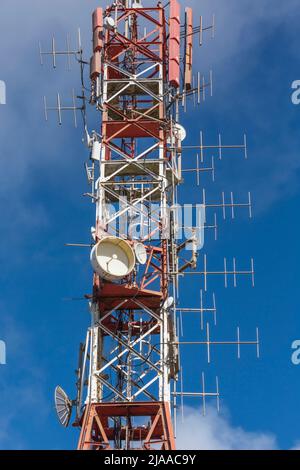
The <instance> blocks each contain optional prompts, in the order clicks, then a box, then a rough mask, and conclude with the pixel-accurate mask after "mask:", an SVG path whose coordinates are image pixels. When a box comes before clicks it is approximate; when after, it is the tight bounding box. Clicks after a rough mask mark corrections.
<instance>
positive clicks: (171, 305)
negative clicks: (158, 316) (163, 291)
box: [163, 297, 174, 310]
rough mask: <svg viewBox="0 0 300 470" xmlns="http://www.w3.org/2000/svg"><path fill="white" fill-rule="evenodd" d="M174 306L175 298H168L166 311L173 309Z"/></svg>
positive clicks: (164, 306)
mask: <svg viewBox="0 0 300 470" xmlns="http://www.w3.org/2000/svg"><path fill="white" fill-rule="evenodd" d="M173 305H174V298H173V297H168V298H167V299H166V301H165V303H164V305H163V308H164V309H165V310H169V308H172V307H173Z"/></svg>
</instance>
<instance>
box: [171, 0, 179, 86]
mask: <svg viewBox="0 0 300 470" xmlns="http://www.w3.org/2000/svg"><path fill="white" fill-rule="evenodd" d="M169 82H170V84H171V85H172V86H174V87H176V88H179V85H180V4H179V3H178V1H177V0H171V2H170V46H169Z"/></svg>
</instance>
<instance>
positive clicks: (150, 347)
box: [40, 0, 259, 450]
mask: <svg viewBox="0 0 300 470" xmlns="http://www.w3.org/2000/svg"><path fill="white" fill-rule="evenodd" d="M146 4H148V5H146ZM154 4H155V2H154V1H148V2H147V1H146V0H142V1H138V0H133V1H131V0H126V1H118V0H117V1H114V2H113V3H112V4H111V5H110V6H108V7H107V8H106V9H102V8H100V7H99V8H97V9H96V10H95V11H94V13H93V15H92V35H93V42H92V43H93V54H92V58H91V60H90V83H91V86H90V90H89V91H90V92H89V96H87V93H86V89H87V86H86V85H85V81H84V80H85V72H84V71H85V66H86V65H87V62H86V61H85V60H84V58H83V50H82V46H81V37H80V32H79V35H78V36H79V38H78V48H77V50H72V48H71V46H70V40H69V39H68V40H67V48H66V49H65V50H63V51H59V50H57V48H56V41H55V39H53V40H52V47H51V50H50V51H48V52H43V50H42V48H41V46H40V55H41V62H42V63H43V58H44V56H45V55H50V56H51V57H52V60H53V66H54V67H56V66H57V61H58V57H59V56H61V55H64V56H67V58H68V63H69V65H70V61H71V59H72V57H74V58H75V59H76V60H77V62H78V63H79V65H80V70H81V79H82V93H81V95H80V96H76V95H75V92H73V93H72V104H71V106H64V105H62V101H61V97H60V94H58V95H57V103H56V105H55V106H53V107H48V104H47V101H46V98H45V99H44V105H45V116H46V119H48V113H49V111H55V112H57V114H58V120H59V124H61V123H62V114H63V111H72V113H73V114H74V123H75V125H77V113H78V111H80V112H81V114H82V116H83V121H84V129H85V141H86V144H87V146H88V148H89V150H90V159H89V162H88V163H87V164H86V173H87V177H88V182H89V184H90V188H91V189H90V191H89V192H88V193H86V195H87V196H88V197H90V199H91V201H92V203H93V204H94V205H95V210H96V217H95V224H94V226H93V227H92V229H91V243H87V245H86V246H87V247H88V246H91V254H90V258H91V263H92V267H93V272H94V274H93V286H92V292H91V294H89V295H87V296H86V298H87V300H88V302H89V309H90V312H91V319H92V321H91V326H90V327H89V328H88V331H87V334H86V340H85V342H84V343H83V344H81V345H80V353H79V364H78V370H77V395H76V398H75V400H70V399H69V398H68V396H67V395H66V394H65V392H64V391H63V390H62V389H61V388H60V387H57V389H56V391H55V401H56V409H57V412H58V416H59V419H60V421H61V423H62V424H63V425H64V426H68V424H69V422H70V419H71V413H72V409H73V408H75V409H76V418H75V422H74V425H75V426H78V427H79V428H80V430H81V431H80V438H79V443H78V449H83V450H109V449H142V450H150V449H164V450H172V449H175V438H176V427H175V426H176V414H177V410H178V408H179V407H180V406H179V405H180V404H181V409H183V406H182V405H183V400H184V399H185V398H187V397H199V398H200V399H202V401H203V411H204V412H205V406H206V399H207V398H211V397H213V398H215V399H216V400H217V406H218V407H219V397H220V392H219V383H218V378H216V387H215V389H214V390H213V391H208V390H207V387H206V383H205V376H204V374H202V389H201V390H199V391H195V392H189V391H186V390H184V387H183V373H182V364H181V362H180V349H181V347H183V346H184V345H190V346H193V345H196V344H197V345H203V346H205V347H206V349H207V359H208V362H210V361H211V349H212V347H213V346H214V345H218V344H224V345H234V346H236V347H237V351H238V356H240V348H241V345H244V344H245V345H253V346H255V347H256V349H257V354H258V355H259V335H258V330H257V331H256V335H255V338H254V339H253V341H243V340H241V335H240V329H239V328H237V334H236V339H234V340H230V341H214V340H212V334H211V326H210V318H207V315H210V316H212V318H214V319H215V320H216V311H217V308H216V300H215V295H214V294H212V296H211V297H210V296H208V293H207V291H208V289H209V285H208V284H209V282H208V281H209V277H210V276H212V275H215V276H222V277H223V278H224V282H225V287H227V285H228V280H229V279H230V278H232V279H233V284H234V286H236V285H237V278H238V276H240V275H241V276H249V277H250V279H251V280H252V283H253V284H254V263H253V260H251V261H250V264H249V268H248V269H245V270H239V269H238V268H237V262H236V259H235V258H234V259H233V260H232V262H231V263H230V264H229V262H228V261H227V259H225V260H224V261H222V266H221V268H220V269H219V270H215V269H213V270H210V269H209V268H208V260H207V256H206V255H201V256H199V251H200V249H201V248H202V247H203V241H204V238H203V237H204V231H205V230H206V229H211V230H213V231H214V233H215V237H217V212H218V211H219V210H220V211H221V214H222V215H223V217H224V218H226V215H227V213H228V211H230V214H231V217H232V218H234V217H235V209H236V208H237V207H242V208H246V209H247V210H249V215H250V217H251V216H252V211H251V196H250V193H249V194H247V197H246V199H245V201H244V202H242V203H240V202H237V201H236V199H235V197H234V195H233V193H232V192H231V193H229V195H226V194H225V193H222V194H221V195H220V200H219V201H217V202H215V203H212V202H209V201H208V198H207V194H206V191H205V190H204V189H203V188H202V189H203V191H202V192H203V199H202V202H201V203H200V204H199V205H198V206H197V207H196V222H194V220H195V217H194V216H191V218H190V220H191V221H190V224H187V222H186V217H185V218H184V219H185V220H184V221H183V217H182V214H181V208H180V206H179V201H178V187H179V185H181V184H182V183H183V182H184V180H183V177H184V175H185V173H194V174H195V176H196V184H197V186H202V185H201V175H202V172H210V173H211V174H212V178H213V180H214V175H215V159H214V158H212V159H210V162H209V165H208V166H207V165H206V160H207V158H206V157H207V153H208V152H209V153H212V152H214V153H216V154H217V156H218V158H219V159H222V157H223V153H224V152H225V151H226V150H232V151H235V150H239V151H242V152H243V154H244V155H245V158H247V140H246V136H244V137H243V140H242V143H241V144H239V145H225V144H224V143H223V141H222V138H221V136H218V140H217V144H215V145H208V144H206V143H205V141H204V135H203V133H202V132H200V141H199V143H198V144H196V145H194V146H184V143H183V142H184V140H185V137H186V131H185V129H184V128H183V127H182V125H181V124H180V114H181V112H182V111H185V110H186V109H187V106H188V105H190V104H191V103H192V104H194V105H200V104H201V103H202V102H203V101H204V100H205V99H206V97H207V95H208V94H210V95H212V93H213V78H212V73H211V72H209V73H208V74H207V76H208V79H205V77H204V75H202V74H200V73H197V74H196V75H194V74H193V44H194V42H195V38H197V39H198V41H199V44H200V46H201V45H202V44H203V37H204V35H205V33H207V32H208V33H211V35H212V37H214V33H215V18H214V17H213V19H212V22H211V24H210V25H209V26H204V21H203V18H202V17H200V22H199V26H196V27H195V26H194V18H193V10H192V9H191V8H185V9H184V8H183V7H182V5H180V3H179V1H177V0H171V1H170V2H168V3H167V4H166V5H163V4H162V2H158V3H157V4H155V5H154ZM198 21H199V18H198V19H197V24H198ZM78 102H79V104H77V103H78ZM90 107H95V109H96V110H97V111H98V123H97V129H96V130H95V131H92V132H90V131H89V128H88V124H87V110H88V109H89V108H90ZM187 152H189V153H194V154H195V153H198V155H194V157H195V158H194V160H195V165H192V168H189V167H186V158H185V155H186V154H187ZM189 161H191V158H189ZM197 202H198V201H197ZM211 209H213V221H212V222H211V221H210V220H209V215H208V213H209V211H210V210H211ZM69 245H70V246H81V245H80V244H69ZM82 246H85V245H82ZM183 276H191V277H194V276H198V278H199V280H201V279H202V280H203V284H202V289H201V291H200V296H199V301H200V306H199V308H188V307H182V306H181V303H180V302H179V299H180V295H181V294H180V281H181V278H182V277H183ZM210 299H211V304H208V305H209V306H208V305H207V304H206V302H208V300H209V302H210ZM186 314H188V315H192V314H194V315H200V319H201V322H200V323H201V325H200V324H199V334H200V333H201V330H203V332H205V337H204V338H203V339H202V340H201V338H200V339H199V341H198V340H197V341H184V340H183V338H182V334H181V330H182V317H183V316H184V315H186ZM201 334H202V333H201Z"/></svg>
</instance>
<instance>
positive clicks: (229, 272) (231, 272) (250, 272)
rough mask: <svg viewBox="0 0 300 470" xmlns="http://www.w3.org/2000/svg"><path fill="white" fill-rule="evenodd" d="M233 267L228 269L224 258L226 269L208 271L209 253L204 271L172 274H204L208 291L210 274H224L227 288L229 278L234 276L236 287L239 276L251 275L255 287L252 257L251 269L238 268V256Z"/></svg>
mask: <svg viewBox="0 0 300 470" xmlns="http://www.w3.org/2000/svg"><path fill="white" fill-rule="evenodd" d="M232 266H233V268H232V269H228V262H227V258H224V269H223V270H220V271H208V269H207V255H204V256H203V271H185V272H179V273H171V274H172V275H174V274H180V275H182V276H188V275H190V276H192V275H193V276H202V277H203V279H204V290H205V292H207V286H208V276H223V277H224V286H225V288H227V287H228V278H229V277H232V278H233V283H234V287H236V286H237V278H238V277H239V276H245V277H250V278H251V284H252V287H255V271H254V260H253V258H251V260H250V269H249V270H244V271H242V270H238V269H237V262H236V258H233V260H232Z"/></svg>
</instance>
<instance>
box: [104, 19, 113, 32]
mask: <svg viewBox="0 0 300 470" xmlns="http://www.w3.org/2000/svg"><path fill="white" fill-rule="evenodd" d="M104 26H105V28H107V29H115V20H114V19H113V18H112V17H111V16H107V17H106V18H105V19H104Z"/></svg>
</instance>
